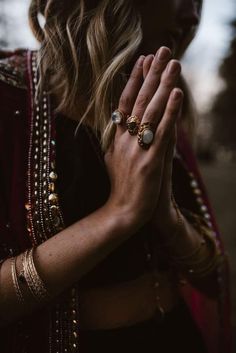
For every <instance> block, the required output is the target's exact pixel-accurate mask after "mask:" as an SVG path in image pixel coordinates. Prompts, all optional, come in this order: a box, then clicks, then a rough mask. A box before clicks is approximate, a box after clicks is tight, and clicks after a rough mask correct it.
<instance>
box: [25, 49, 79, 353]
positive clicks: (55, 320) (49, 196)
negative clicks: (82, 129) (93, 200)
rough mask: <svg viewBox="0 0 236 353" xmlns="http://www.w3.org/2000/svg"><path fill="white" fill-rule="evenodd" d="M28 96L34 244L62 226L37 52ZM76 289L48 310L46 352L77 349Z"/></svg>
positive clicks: (46, 97) (29, 201) (48, 111)
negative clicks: (39, 91)
mask: <svg viewBox="0 0 236 353" xmlns="http://www.w3.org/2000/svg"><path fill="white" fill-rule="evenodd" d="M27 62H28V72H29V81H30V82H29V86H30V98H31V115H30V136H29V153H28V171H27V202H26V204H25V208H26V211H27V230H28V232H29V237H30V240H31V243H32V245H34V246H37V245H39V244H41V243H42V242H44V241H46V240H47V239H49V238H50V237H52V236H53V235H55V234H56V233H58V232H60V231H61V230H62V229H63V228H65V225H64V221H63V217H62V213H61V210H60V206H59V197H58V194H57V192H56V181H57V177H58V176H57V173H56V169H55V157H56V148H55V147H56V140H55V134H56V131H55V126H54V124H53V123H54V119H53V117H52V114H51V106H50V97H49V95H48V94H47V92H46V91H43V92H42V96H40V97H39V98H38V97H37V87H38V82H39V72H38V63H37V53H36V52H28V61H27ZM77 317H78V289H77V287H75V288H72V289H71V290H70V291H68V292H67V293H65V294H64V295H63V299H62V298H61V299H60V300H58V301H57V303H56V304H55V305H54V306H53V308H52V309H51V310H50V327H49V352H50V353H66V352H77V351H78V350H77V348H78V333H79V332H78V330H79V327H78V320H77Z"/></svg>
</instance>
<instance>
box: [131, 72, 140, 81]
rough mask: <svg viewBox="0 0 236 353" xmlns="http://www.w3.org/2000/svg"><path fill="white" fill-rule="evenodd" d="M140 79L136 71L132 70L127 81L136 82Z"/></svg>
mask: <svg viewBox="0 0 236 353" xmlns="http://www.w3.org/2000/svg"><path fill="white" fill-rule="evenodd" d="M139 79H140V73H139V72H138V71H137V70H134V71H133V72H132V73H131V75H130V77H129V80H130V81H136V80H139Z"/></svg>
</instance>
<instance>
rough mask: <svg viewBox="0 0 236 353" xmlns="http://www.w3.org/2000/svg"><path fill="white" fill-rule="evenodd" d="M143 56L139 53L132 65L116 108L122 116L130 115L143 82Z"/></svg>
mask: <svg viewBox="0 0 236 353" xmlns="http://www.w3.org/2000/svg"><path fill="white" fill-rule="evenodd" d="M144 60H145V56H144V55H141V56H140V57H139V59H138V60H137V62H136V63H135V65H134V68H133V70H132V72H131V75H130V77H129V80H128V82H127V84H126V86H125V88H124V90H123V92H122V94H121V97H120V100H119V106H118V109H119V110H120V111H121V112H122V113H123V114H124V116H127V115H130V113H131V111H132V108H133V105H134V103H135V100H136V98H137V95H138V92H139V90H140V88H141V86H142V83H143V62H144Z"/></svg>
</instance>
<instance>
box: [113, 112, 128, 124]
mask: <svg viewBox="0 0 236 353" xmlns="http://www.w3.org/2000/svg"><path fill="white" fill-rule="evenodd" d="M124 118H125V116H124V113H122V112H121V111H120V110H118V109H116V110H115V111H114V112H113V113H112V114H111V120H112V122H113V124H116V125H120V124H121V123H122V122H123V120H124Z"/></svg>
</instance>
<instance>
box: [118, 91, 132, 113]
mask: <svg viewBox="0 0 236 353" xmlns="http://www.w3.org/2000/svg"><path fill="white" fill-rule="evenodd" d="M130 105H131V100H130V98H129V96H128V95H127V94H122V96H121V97H120V101H119V107H121V108H123V109H124V108H126V107H130Z"/></svg>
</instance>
